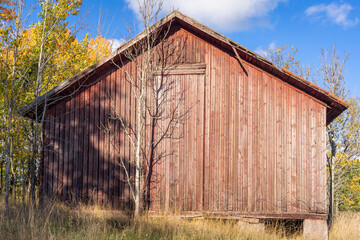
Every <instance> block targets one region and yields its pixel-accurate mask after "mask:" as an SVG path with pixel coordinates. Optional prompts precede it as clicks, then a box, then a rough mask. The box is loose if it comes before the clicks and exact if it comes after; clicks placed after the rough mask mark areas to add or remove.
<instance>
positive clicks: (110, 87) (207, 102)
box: [42, 29, 326, 213]
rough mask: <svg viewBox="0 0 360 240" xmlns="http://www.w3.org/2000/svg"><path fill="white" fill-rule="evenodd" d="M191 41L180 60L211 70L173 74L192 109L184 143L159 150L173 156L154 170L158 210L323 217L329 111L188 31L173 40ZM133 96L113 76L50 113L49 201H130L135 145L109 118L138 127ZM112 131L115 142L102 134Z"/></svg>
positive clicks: (118, 73) (120, 76)
mask: <svg viewBox="0 0 360 240" xmlns="http://www.w3.org/2000/svg"><path fill="white" fill-rule="evenodd" d="M184 36H185V39H186V41H187V44H186V47H185V49H183V51H184V52H185V53H186V55H185V56H186V57H185V58H183V59H182V60H181V61H182V62H183V63H205V64H206V70H205V73H204V74H199V73H196V74H193V73H189V74H181V75H176V74H175V75H171V76H169V77H172V78H174V79H177V80H178V82H179V86H178V87H177V88H175V90H174V91H184V94H185V100H184V103H183V105H182V108H183V110H186V109H190V111H189V114H188V116H187V118H186V120H185V122H183V123H182V124H180V125H179V126H177V128H176V132H175V133H176V134H180V133H181V136H182V137H181V138H180V139H166V140H165V141H163V142H162V143H161V146H160V147H159V149H158V150H157V151H158V152H162V151H167V150H169V149H172V151H171V152H172V154H167V155H165V157H164V158H163V159H162V160H161V161H159V163H158V164H157V165H155V169H154V174H153V179H152V180H153V182H152V188H151V199H152V204H151V210H153V211H170V210H180V211H210V212H212V211H217V212H228V211H236V212H242V213H295V212H296V213H300V212H301V213H312V212H317V213H319V212H326V192H325V190H326V183H325V179H326V165H325V164H326V163H325V150H326V139H325V137H326V135H325V126H326V107H325V106H323V105H322V104H321V103H320V102H318V101H317V100H315V99H313V98H312V97H310V96H308V95H307V94H305V93H303V92H300V91H298V90H296V89H295V88H293V87H292V86H290V85H288V84H286V83H284V82H282V81H281V80H279V79H277V78H275V77H273V76H272V75H271V74H269V73H267V72H264V71H262V70H260V69H258V68H256V67H254V66H252V65H250V64H247V63H244V64H245V68H246V70H247V72H248V76H246V75H245V74H244V72H243V70H242V68H241V67H240V65H239V63H238V62H237V60H236V59H235V58H234V56H233V53H228V52H226V51H225V50H224V49H222V48H221V47H216V46H215V45H213V44H211V43H209V42H207V41H206V40H204V39H202V38H199V37H197V36H195V35H194V34H192V33H190V32H188V31H186V30H184V29H180V30H179V31H177V32H175V33H174V34H172V35H171V37H170V38H172V39H180V38H179V37H184ZM124 68H125V69H126V70H127V71H128V72H131V71H134V69H135V66H134V63H128V64H126V65H125V66H124ZM132 92H133V90H132V89H131V85H130V84H129V82H127V81H126V80H125V73H124V71H122V70H119V69H116V68H112V69H111V68H110V69H108V70H107V71H106V72H104V73H103V74H102V75H101V76H100V77H99V78H98V79H95V80H89V82H88V83H87V84H86V87H84V88H81V89H80V90H78V91H77V92H76V93H75V94H73V95H72V96H71V97H68V98H66V99H64V100H62V101H60V102H59V103H58V104H56V105H54V106H52V107H51V108H50V109H49V110H48V111H47V121H46V122H45V124H44V150H45V151H44V164H43V169H44V171H43V183H42V188H43V190H44V193H45V194H47V195H48V196H55V195H56V196H58V197H59V198H61V199H62V200H69V199H72V198H74V199H83V200H92V201H96V202H103V203H105V202H107V203H111V204H112V205H113V206H114V207H123V206H124V205H127V204H128V203H129V201H130V190H129V187H128V184H127V182H126V180H125V172H124V170H123V168H122V167H121V166H120V165H119V163H121V159H122V160H123V161H124V164H125V167H126V168H127V169H129V171H130V174H133V172H134V170H133V168H132V167H131V164H130V163H129V162H131V161H132V160H133V156H132V152H133V151H132V149H131V142H130V141H129V138H128V137H127V136H126V135H125V134H124V132H123V131H121V129H120V126H121V125H120V123H119V122H116V121H110V123H109V122H108V119H109V116H110V113H111V112H112V111H113V109H117V111H118V112H119V114H120V115H121V116H122V117H123V119H124V121H125V122H130V123H135V111H136V105H135V99H134V96H133V94H132ZM108 123H109V124H110V126H111V127H112V129H113V131H111V134H112V135H111V139H112V140H110V138H109V136H108V135H107V134H105V133H104V131H103V130H102V129H103V126H104V125H106V124H108ZM134 127H136V126H134ZM146 134H147V136H149V129H147V131H146ZM157 134H158V135H159V134H160V133H159V132H157ZM113 144H114V145H115V146H116V149H114V147H113Z"/></svg>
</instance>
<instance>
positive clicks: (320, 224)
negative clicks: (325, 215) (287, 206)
mask: <svg viewBox="0 0 360 240" xmlns="http://www.w3.org/2000/svg"><path fill="white" fill-rule="evenodd" d="M304 239H306V240H328V239H329V233H328V225H327V222H326V221H324V220H311V219H305V220H304Z"/></svg>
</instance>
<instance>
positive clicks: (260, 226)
mask: <svg viewBox="0 0 360 240" xmlns="http://www.w3.org/2000/svg"><path fill="white" fill-rule="evenodd" d="M238 226H239V227H240V229H244V230H246V231H252V232H265V224H264V223H261V222H260V221H259V220H258V219H257V220H256V219H247V220H245V221H244V220H240V221H239V222H238Z"/></svg>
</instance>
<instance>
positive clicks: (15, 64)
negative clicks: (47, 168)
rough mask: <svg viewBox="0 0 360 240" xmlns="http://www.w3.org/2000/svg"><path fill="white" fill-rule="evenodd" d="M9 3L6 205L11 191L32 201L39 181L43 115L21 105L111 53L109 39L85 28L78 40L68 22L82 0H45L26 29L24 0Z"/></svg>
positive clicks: (3, 60)
mask: <svg viewBox="0 0 360 240" xmlns="http://www.w3.org/2000/svg"><path fill="white" fill-rule="evenodd" d="M7 3H9V4H8V5H6V6H8V9H5V8H3V7H2V8H1V9H0V12H1V13H4V15H1V16H5V13H6V14H9V13H11V14H12V16H13V18H9V15H6V21H5V19H4V18H2V21H1V24H2V25H1V35H0V36H1V43H0V51H1V57H0V68H1V73H0V74H1V82H0V89H1V91H0V95H1V101H0V113H1V116H2V121H0V126H1V131H0V137H1V140H0V173H1V187H0V188H1V189H2V187H3V184H4V183H3V181H2V180H3V175H5V180H6V181H5V185H6V186H8V187H7V188H6V187H5V188H6V189H7V191H5V192H6V196H7V197H6V204H5V206H7V205H8V197H9V194H10V193H11V194H12V195H13V197H14V203H15V202H16V199H17V198H18V197H20V196H22V202H23V203H24V204H25V196H26V194H27V193H28V194H29V195H30V198H29V200H31V201H32V202H33V203H34V202H35V189H36V185H37V184H38V174H37V172H38V168H39V159H40V155H41V151H42V148H41V146H42V139H41V136H42V134H41V122H42V121H43V119H42V116H43V115H42V114H41V113H42V112H41V111H40V109H41V108H40V107H39V111H37V112H36V113H37V115H38V116H37V120H38V121H37V122H32V121H30V120H29V119H27V118H24V117H22V116H20V115H19V114H18V110H19V108H20V107H21V106H24V105H26V104H27V103H29V102H30V101H31V100H32V99H33V98H34V97H35V96H39V95H40V94H43V93H44V92H46V91H48V90H49V89H51V88H52V87H54V86H56V85H58V84H59V83H60V82H62V81H64V80H65V79H67V78H69V77H71V76H73V75H74V74H76V73H78V72H80V71H81V70H83V69H85V68H86V67H88V66H90V65H92V64H94V63H96V62H97V61H98V60H99V59H100V58H102V57H104V56H107V55H109V54H110V53H111V44H110V42H109V41H107V40H106V39H104V38H102V37H100V36H97V37H96V38H90V35H89V34H86V36H85V37H84V39H83V40H78V39H77V38H76V30H77V29H78V28H77V27H76V28H75V29H74V28H71V26H69V24H68V22H67V18H68V16H69V15H76V14H77V12H78V7H79V6H80V4H81V1H77V2H74V1H53V2H51V1H42V2H41V6H42V12H41V13H40V15H39V17H40V20H39V22H36V23H33V24H32V25H31V26H30V28H28V29H25V28H23V26H22V18H26V17H27V16H28V15H25V14H22V9H23V8H24V5H23V2H22V1H18V2H17V3H16V4H15V3H13V2H11V3H10V1H7ZM64 11H65V12H64ZM1 16H0V17H1ZM39 62H41V63H39ZM39 71H40V73H39ZM44 110H46V106H45V109H44ZM5 161H6V162H7V163H8V164H7V165H6V164H5V165H6V167H4V163H5ZM4 168H5V169H4ZM20 187H21V188H20ZM20 189H21V191H20Z"/></svg>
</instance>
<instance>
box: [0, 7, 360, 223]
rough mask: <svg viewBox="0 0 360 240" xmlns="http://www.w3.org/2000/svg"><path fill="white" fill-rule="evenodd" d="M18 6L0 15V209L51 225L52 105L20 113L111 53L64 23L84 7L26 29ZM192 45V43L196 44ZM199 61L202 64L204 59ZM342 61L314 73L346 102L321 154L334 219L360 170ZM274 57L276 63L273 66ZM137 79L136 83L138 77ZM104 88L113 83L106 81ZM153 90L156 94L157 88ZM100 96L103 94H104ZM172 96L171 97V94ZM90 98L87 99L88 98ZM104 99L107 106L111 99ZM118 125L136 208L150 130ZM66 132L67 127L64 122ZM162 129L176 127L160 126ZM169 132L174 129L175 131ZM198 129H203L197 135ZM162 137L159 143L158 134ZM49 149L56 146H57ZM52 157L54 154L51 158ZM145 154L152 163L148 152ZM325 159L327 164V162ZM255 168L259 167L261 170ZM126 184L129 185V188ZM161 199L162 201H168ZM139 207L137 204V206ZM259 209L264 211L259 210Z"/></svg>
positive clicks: (333, 57)
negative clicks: (41, 215) (41, 216)
mask: <svg viewBox="0 0 360 240" xmlns="http://www.w3.org/2000/svg"><path fill="white" fill-rule="evenodd" d="M22 4H23V3H22V1H19V2H16V4H14V3H12V2H7V1H5V2H4V6H5V8H3V9H2V11H4V15H2V16H3V19H2V20H3V21H2V31H1V34H2V35H1V39H2V42H1V51H2V55H1V74H2V81H1V95H2V102H1V114H2V117H3V118H2V121H1V123H0V124H1V126H2V128H1V129H2V131H1V146H0V147H1V153H0V157H1V162H0V171H1V172H0V173H1V186H0V187H1V190H0V191H1V197H2V199H4V201H3V202H4V205H3V206H4V209H3V211H4V214H5V215H8V216H10V215H11V214H23V213H22V212H23V211H24V214H25V213H26V214H27V215H26V216H29V217H31V216H32V215H31V214H36V212H37V211H42V210H45V211H48V213H49V219H50V218H52V217H51V216H53V215H52V214H54V213H53V212H51V211H52V210H51V209H47V208H46V207H44V205H42V204H41V203H42V201H40V200H41V198H39V197H40V196H41V192H39V191H38V190H39V189H42V188H41V187H43V186H40V183H41V182H42V179H41V177H42V176H41V174H40V172H41V169H43V168H44V167H48V166H43V165H42V164H43V162H42V161H41V159H43V158H44V157H46V156H44V154H49V151H46V152H44V151H43V149H44V144H49V143H48V142H46V141H47V139H46V134H45V135H44V133H43V130H44V127H43V126H46V124H50V125H51V124H52V128H53V129H55V128H56V127H57V126H56V124H54V123H53V122H47V120H48V118H47V117H48V116H47V115H46V113H45V111H43V110H44V109H46V110H47V107H48V106H47V104H49V105H50V102H49V103H45V104H44V105H41V106H40V105H39V106H37V105H36V106H35V111H34V113H35V114H36V116H35V119H37V121H32V120H31V119H28V118H24V117H23V116H21V115H20V114H19V109H20V108H21V107H24V106H26V105H27V104H28V103H29V102H31V101H32V100H33V99H37V98H38V97H39V96H41V95H42V94H44V93H45V92H48V91H49V90H51V89H52V88H53V87H55V86H57V85H58V84H60V83H61V82H63V81H64V80H66V79H69V78H70V77H72V76H74V75H75V74H77V73H79V72H81V71H82V70H83V69H85V68H86V67H89V66H91V65H93V64H95V63H97V62H98V61H99V60H100V59H102V58H103V57H106V56H109V55H110V54H111V51H112V49H111V44H110V42H109V41H108V40H106V39H105V38H103V37H101V36H100V35H99V36H96V37H95V38H91V37H89V35H85V37H84V39H83V40H78V37H77V33H78V31H79V29H78V26H79V25H74V26H75V28H72V26H70V24H68V22H67V21H68V20H67V18H68V17H69V16H77V15H78V14H81V11H80V12H79V10H80V9H81V1H75V2H74V1H56V2H54V3H51V2H48V1H45V2H43V3H42V4H41V8H42V11H41V13H40V14H39V21H38V22H34V24H32V25H31V27H30V28H26V27H24V26H25V25H23V22H22V21H23V19H24V18H25V17H26V15H27V14H28V13H25V12H24V9H26V8H24V6H23V5H22ZM154 11H156V8H154ZM149 23H150V22H149ZM149 23H147V24H149ZM152 23H153V22H152ZM146 26H150V25H145V29H146ZM180 42H181V41H180ZM194 44H196V43H195V41H194ZM180 45H181V44H180ZM149 50H150V48H147V49H143V53H146V52H149ZM269 51H270V52H269V55H268V56H270V57H269V58H270V60H271V61H272V62H274V63H276V65H277V67H278V68H279V69H282V68H283V67H285V68H287V69H290V70H292V71H294V72H295V74H297V75H301V76H302V77H303V78H306V79H309V77H310V75H309V72H310V70H309V69H304V68H302V66H301V65H300V63H299V62H298V61H296V60H295V58H294V57H295V56H294V52H293V51H291V50H290V52H286V51H287V48H286V47H284V48H279V49H269ZM287 56H288V58H287ZM199 57H200V58H201V54H200V55H199ZM234 57H235V58H236V57H239V56H236V55H235V56H234ZM286 58H287V59H286ZM347 58H348V55H346V54H345V55H341V54H339V52H338V51H337V50H336V49H335V48H334V49H331V50H324V51H323V52H322V58H321V62H322V67H321V68H320V69H319V71H317V72H316V74H317V75H316V77H314V79H316V80H317V82H318V83H319V82H323V85H324V87H325V88H326V90H328V91H329V92H331V93H332V94H334V95H336V96H338V97H340V98H342V99H343V100H345V101H347V102H348V103H349V104H350V105H349V109H348V110H347V111H346V112H345V113H344V114H343V115H341V116H340V117H338V118H337V119H335V120H334V121H333V122H332V123H331V124H330V125H328V127H327V129H326V130H327V136H326V137H327V141H328V147H327V151H328V153H327V156H326V157H327V162H326V164H327V175H328V190H331V191H328V199H330V202H329V206H330V208H329V209H330V214H332V212H334V214H335V216H336V214H340V212H341V211H349V210H350V211H357V210H359V201H360V199H359V198H360V196H359V192H360V191H359V185H360V183H359V181H360V180H359V179H360V177H359V174H360V173H359V171H360V166H359V161H358V157H357V156H358V148H359V145H358V138H357V136H358V133H359V122H358V121H359V108H358V100H357V99H356V98H352V97H351V95H350V93H349V91H348V90H347V89H346V80H345V72H344V69H345V63H346V60H347ZM194 59H195V60H196V59H197V56H196V54H195V55H194ZM278 59H281V60H279V61H278V62H277V60H278ZM237 61H239V62H240V64H238V65H237V66H238V67H239V71H241V68H244V67H243V66H242V64H244V63H241V62H242V61H243V60H242V59H241V58H240V59H238V60H237ZM144 63H145V62H138V64H139V65H142V66H144ZM136 66H137V65H136ZM123 74H124V76H126V75H127V74H128V72H126V71H125V72H124V73H123ZM137 74H140V75H138V76H141V73H140V72H137ZM142 77H143V79H147V78H148V77H147V76H142ZM139 79H141V77H140V78H139ZM139 79H137V80H136V81H132V82H131V80H129V81H128V83H129V84H131V86H135V88H137V89H138V90H139V91H138V92H137V95H134V96H133V100H132V101H133V102H135V103H136V104H135V105H136V108H134V109H133V110H134V112H133V115H132V117H133V120H136V119H137V120H139V119H140V120H141V119H142V118H143V116H144V112H145V111H150V112H151V109H150V106H149V105H147V104H146V103H145V102H144V100H143V96H144V95H143V93H145V92H143V91H141V87H140V86H141V83H142V81H139ZM137 81H139V82H137ZM103 84H108V83H103ZM109 84H112V83H110V82H109ZM144 84H145V85H146V84H149V83H148V82H145V83H144ZM150 84H151V83H150ZM169 84H171V83H169ZM108 86H110V85H108ZM153 86H155V87H156V86H157V85H156V84H154V85H153ZM170 88H171V86H170ZM199 89H200V88H199ZM204 91H206V90H204ZM75 92H76V89H75ZM154 92H156V88H155V91H154ZM69 94H71V91H70V92H68V93H66V94H65V95H60V97H62V98H64V99H65V98H66V97H68V95H69ZM104 94H105V95H106V94H107V93H106V92H104ZM110 95H111V93H110ZM173 95H176V94H175V92H174V93H173ZM88 97H89V98H90V97H91V96H88ZM83 98H84V99H86V94H84V95H83ZM60 100H61V99H60ZM108 101H111V99H110V100H108ZM179 101H181V94H180V95H179ZM200 101H201V99H200ZM142 103H144V104H142ZM71 104H72V103H71ZM75 104H81V103H80V102H78V103H75ZM99 104H101V103H99ZM76 106H80V105H76ZM188 106H189V107H188V109H185V110H184V112H187V110H189V112H190V110H191V109H192V104H191V103H189V105H188ZM60 110H61V109H58V108H57V107H56V108H54V109H52V110H51V112H52V113H53V114H55V115H56V114H57V113H59V112H61V111H60ZM108 112H109V114H108V115H109V116H111V117H113V118H115V119H116V118H117V115H116V112H111V110H109V111H108ZM184 112H183V113H181V112H178V113H176V116H183V117H177V118H172V120H171V121H173V122H183V121H186V120H187V116H186V114H185V113H184ZM152 113H154V112H152ZM174 114H175V112H174ZM174 114H173V116H174ZM182 114H183V115H182ZM171 115H172V114H171V112H170V113H169V112H168V113H167V114H166V115H161V116H160V115H155V116H157V117H156V118H154V119H160V118H161V117H162V118H165V117H166V119H170V118H169V116H171ZM104 116H105V115H104ZM198 117H199V116H198ZM200 117H201V116H200ZM189 118H191V116H189ZM117 120H118V121H119V123H118V124H119V125H118V126H115V129H116V128H118V129H122V130H123V132H124V136H123V137H122V139H124V140H125V139H126V140H125V141H128V145H129V146H130V145H133V150H131V151H133V152H131V151H130V152H129V155H132V156H134V157H135V158H134V162H133V163H128V164H129V166H128V167H127V168H124V169H131V168H133V167H134V170H130V171H133V172H132V174H134V173H135V172H136V171H138V173H136V174H134V175H133V176H134V177H135V178H131V179H128V180H129V181H128V180H126V176H125V175H126V173H124V177H125V180H124V181H123V182H122V183H121V184H123V185H124V186H131V185H132V184H134V183H133V181H134V180H136V179H137V181H139V182H138V185H137V186H136V184H135V185H133V186H134V189H133V190H131V189H129V190H128V191H129V195H130V194H131V195H132V196H133V197H131V198H130V199H131V200H130V201H134V203H133V204H134V205H135V206H136V205H140V203H139V202H141V201H142V199H143V197H142V196H143V195H146V194H143V193H146V187H144V186H146V185H144V183H143V182H142V179H143V178H144V176H145V174H146V173H147V172H148V171H145V172H142V171H143V169H144V168H143V167H141V166H140V165H137V164H138V162H137V161H135V160H136V159H137V156H140V155H141V154H143V153H144V149H145V148H143V144H144V140H143V141H139V140H138V139H139V137H138V136H140V135H142V134H146V131H147V130H141V131H140V130H139V129H140V128H137V129H134V128H131V125H128V124H127V123H125V122H121V121H122V119H121V118H118V119H117ZM64 121H65V123H66V121H69V123H70V122H71V119H68V120H67V119H64ZM167 121H168V120H167ZM194 121H195V120H194ZM141 124H147V123H146V122H144V123H142V122H141V121H138V122H137V124H136V126H141ZM63 126H64V127H67V126H66V124H65V125H63ZM144 126H145V125H144ZM162 126H175V125H171V124H165V125H162ZM60 127H61V126H60ZM110 127H111V125H103V126H99V127H98V129H95V130H96V131H99V132H100V131H101V132H103V133H106V132H109V131H111V128H110ZM74 129H76V128H74ZM144 129H145V128H144ZM170 129H171V128H170ZM174 129H176V127H175V128H174ZM197 130H199V129H197ZM204 130H205V129H204ZM69 131H70V129H69ZM138 131H140V132H138ZM199 131H201V129H200V130H199ZM79 134H80V133H79ZM178 135H179V134H178ZM44 136H45V138H44ZM77 136H78V134H77V135H74V136H73V137H74V138H77ZM159 136H160V137H161V134H160V135H159ZM65 137H67V136H65V135H64V136H62V135H61V134H60V133H59V134H58V135H56V134H55V138H58V139H62V138H64V139H65ZM164 137H166V138H169V139H172V138H174V139H176V138H178V136H175V135H171V136H170V135H164ZM105 138H106V139H105ZM324 139H325V136H324ZM73 140H74V139H73ZM118 140H119V139H116V138H114V139H111V138H110V136H108V135H106V134H104V141H107V145H106V146H107V147H108V148H109V149H110V145H111V144H112V141H115V142H116V141H118ZM67 141H70V140H66V142H67ZM235 143H236V142H233V144H235ZM67 144H69V143H67ZM70 144H71V142H70ZM169 144H172V143H169ZM69 146H71V145H69ZM53 147H55V148H56V146H55V145H54V146H53ZM73 151H75V150H73ZM103 151H106V150H103ZM74 153H75V152H74ZM50 154H53V153H52V152H50ZM88 154H89V155H90V154H93V153H90V152H89V153H88ZM111 154H113V155H114V157H115V155H116V152H115V151H113V152H112V153H111ZM137 154H139V155H137ZM163 154H164V155H166V154H168V153H166V152H164V153H163ZM255 154H256V153H255ZM195 155H196V154H195ZM148 156H150V158H151V154H150V155H148ZM139 158H140V157H139ZM150 158H149V159H150ZM155 160H156V159H155ZM324 161H326V160H325V159H324ZM324 165H325V163H324ZM72 167H74V169H75V168H82V167H83V166H80V165H79V166H72ZM164 167H165V165H164ZM195 167H197V166H195ZM258 167H259V169H261V166H260V165H259V166H258ZM114 168H119V169H121V168H123V166H122V164H121V162H119V165H117V166H114ZM94 171H97V169H96V166H94ZM125 172H126V170H125ZM96 174H98V173H96ZM104 174H105V172H104ZM136 176H137V177H136ZM195 178H196V177H195ZM195 178H194V179H193V180H194V181H196V179H195ZM129 183H130V185H127V184H129ZM224 183H225V181H224ZM255 184H256V183H255ZM49 186H50V185H49ZM49 186H48V187H49ZM115 186H116V185H115ZM189 186H190V185H189ZM39 187H40V188H39ZM82 187H83V186H82ZM229 187H231V185H229ZM131 191H132V193H131ZM39 194H40V195H39ZM47 198H50V199H51V198H52V196H51V195H48V196H47ZM165 198H166V196H165ZM165 198H164V199H163V200H160V201H166V200H165ZM195 198H196V196H195ZM65 199H71V197H65ZM137 201H139V202H138V203H137ZM231 201H233V200H232V199H228V200H227V201H225V202H226V203H228V204H231ZM234 202H235V201H234ZM159 204H160V205H161V204H162V203H161V202H160V203H159ZM227 207H229V205H226V206H225V205H224V208H227ZM259 208H261V206H260V205H259ZM19 209H22V210H21V212H17V210H19ZM65 211H67V210H65ZM57 213H59V214H61V211H58V212H57ZM339 216H340V215H339ZM5 221H6V220H5ZM3 226H6V227H5V228H4V229H7V228H8V225H7V224H5V222H4V225H3Z"/></svg>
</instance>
